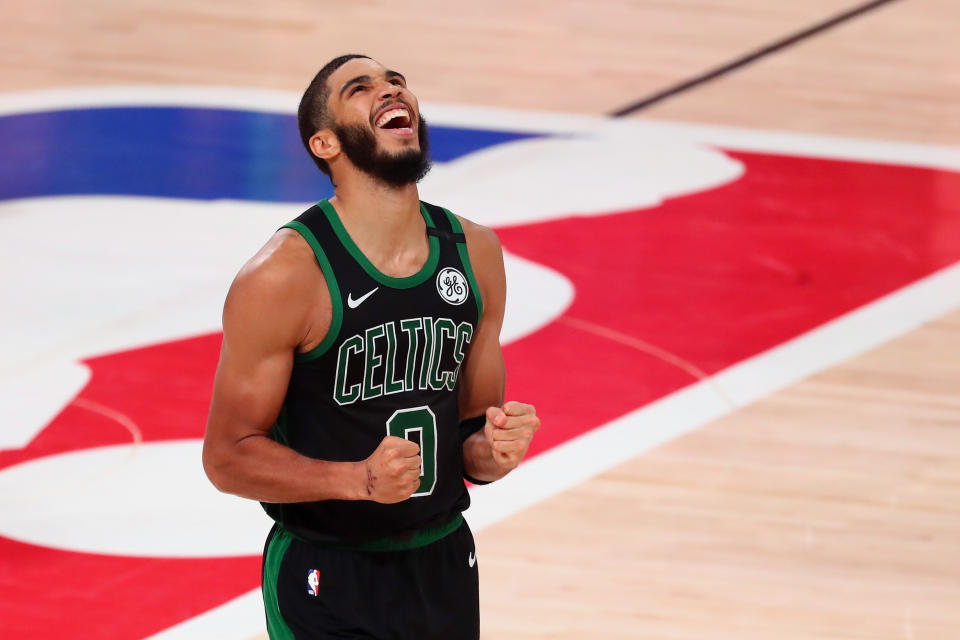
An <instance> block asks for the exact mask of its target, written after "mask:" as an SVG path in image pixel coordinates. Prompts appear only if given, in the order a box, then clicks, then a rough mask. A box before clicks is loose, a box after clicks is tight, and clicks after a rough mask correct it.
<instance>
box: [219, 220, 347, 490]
mask: <svg viewBox="0 0 960 640" xmlns="http://www.w3.org/2000/svg"><path fill="white" fill-rule="evenodd" d="M299 243H300V241H299V239H298V238H295V237H293V236H292V232H281V233H280V234H278V236H276V237H274V239H272V240H271V241H270V243H268V244H267V246H266V247H264V249H263V250H261V252H260V253H258V254H257V256H255V257H254V258H253V259H252V260H251V261H250V262H249V263H248V264H247V265H246V266H245V267H244V268H243V269H242V270H241V271H240V273H239V274H238V275H237V278H236V279H235V280H234V282H233V285H232V286H231V288H230V291H229V293H228V294H227V300H226V303H225V305H224V310H223V346H222V347H221V351H220V363H219V365H218V366H217V374H216V378H215V381H214V388H213V399H212V402H211V404H210V414H209V417H208V420H207V430H206V435H205V437H204V443H203V466H204V470H205V471H206V473H207V476H208V477H209V478H210V480H211V482H213V484H214V485H215V486H216V487H217V488H218V489H220V490H221V491H224V492H227V493H233V494H236V495H239V496H242V497H244V498H251V499H254V500H261V501H264V502H301V501H311V500H325V499H331V498H340V499H358V498H360V497H362V494H361V490H362V487H363V485H364V482H365V478H364V476H365V470H364V469H363V463H362V462H327V461H323V460H316V459H312V458H308V457H306V456H302V455H300V454H299V453H297V452H295V451H293V450H292V449H290V448H288V447H286V446H283V445H281V444H279V443H277V442H275V441H273V440H271V439H270V438H269V437H268V436H267V434H268V433H269V431H270V428H271V426H272V425H273V423H274V421H275V420H276V418H277V415H278V414H279V412H280V407H281V405H282V404H283V398H284V395H285V394H286V390H287V383H288V381H289V379H290V371H291V368H292V367H293V355H294V352H295V350H296V348H297V346H298V345H299V344H300V343H301V342H302V341H303V340H304V337H305V335H306V334H307V331H308V328H309V322H310V319H311V318H310V315H309V311H310V309H311V303H313V304H314V305H316V304H317V303H318V302H319V304H321V305H322V304H323V303H324V302H325V303H326V306H327V308H329V306H330V301H329V296H327V297H326V300H320V301H317V297H318V294H317V293H316V292H317V291H320V292H325V291H326V288H325V287H324V286H323V282H322V277H323V276H322V275H321V274H319V270H318V269H316V268H313V269H311V270H309V271H308V270H307V269H305V268H304V267H305V266H306V267H312V266H313V265H311V263H310V260H311V259H312V254H311V253H309V250H307V251H304V247H306V244H305V243H302V244H303V246H299ZM318 280H319V283H318ZM318 284H319V286H318ZM321 315H322V314H321Z"/></svg>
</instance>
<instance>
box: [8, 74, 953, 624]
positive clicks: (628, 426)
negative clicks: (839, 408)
mask: <svg viewBox="0 0 960 640" xmlns="http://www.w3.org/2000/svg"><path fill="white" fill-rule="evenodd" d="M130 91H131V89H130V88H126V87H114V88H111V89H110V90H100V91H96V90H90V89H80V90H55V91H49V92H39V93H32V94H8V95H0V114H4V113H7V114H9V113H18V112H24V111H36V110H43V109H64V108H76V107H82V106H107V105H118V104H122V105H132V104H150V105H159V104H177V105H181V106H183V105H184V104H185V103H186V104H190V105H192V106H210V107H223V108H236V109H258V108H260V109H267V110H271V111H279V112H283V113H292V112H293V105H295V104H296V100H295V99H294V96H293V94H290V93H285V92H270V91H248V90H237V89H229V88H223V89H195V88H190V87H181V88H179V89H178V90H173V91H172V90H171V89H170V88H166V87H162V88H161V87H139V88H133V89H132V92H133V93H132V94H131V93H129V92H130ZM281 100H282V101H283V104H282V105H281ZM184 101H185V102H184ZM271 105H272V106H271ZM428 109H429V111H430V113H431V114H432V119H433V121H435V122H437V123H440V124H446V123H450V124H459V125H463V126H475V127H483V126H488V127H496V128H499V129H511V128H516V129H518V130H527V131H543V132H555V133H561V132H563V133H590V132H610V131H612V130H616V128H618V127H624V128H627V129H629V130H630V131H631V132H633V133H634V134H636V133H638V132H640V133H643V134H645V135H649V136H651V137H655V138H659V139H663V140H664V141H670V140H685V141H693V142H697V143H699V144H705V145H716V146H720V147H724V148H731V149H740V150H752V151H764V152H772V153H783V154H788V155H805V156H815V157H827V158H843V159H848V160H860V161H865V162H880V163H889V164H905V165H909V166H920V167H929V168H937V169H947V170H960V149H957V148H954V147H947V146H936V145H920V144H911V143H898V142H886V141H868V140H857V139H852V138H840V137H833V136H806V135H801V134H788V133H780V132H764V131H754V130H749V129H742V128H736V127H719V126H707V125H688V124H682V123H666V122H655V121H649V120H621V121H616V122H613V121H611V120H610V119H609V118H601V117H596V116H576V115H574V116H569V115H563V114H559V115H558V114H551V113H532V112H519V111H511V110H506V109H487V108H482V109H481V108H474V107H456V106H449V105H447V106H443V105H433V106H429V107H425V108H424V111H425V112H426V111H428ZM957 307H960V264H955V265H953V266H951V267H947V268H945V269H943V270H941V271H939V272H937V273H934V274H932V275H930V276H928V277H926V278H923V279H921V280H919V281H917V282H915V283H913V284H910V285H908V286H906V287H903V288H902V289H900V290H898V291H895V292H893V293H891V294H889V295H887V296H884V297H882V298H880V299H878V300H876V301H874V302H872V303H870V304H867V305H865V306H863V307H861V308H859V309H856V310H854V311H852V312H849V313H847V314H845V315H843V316H841V317H839V318H837V319H835V320H833V321H831V322H828V323H826V324H824V325H822V326H820V327H817V328H815V329H813V330H811V331H809V332H807V333H805V334H803V335H801V336H798V337H796V338H794V339H792V340H790V341H788V342H786V343H783V344H781V345H778V346H777V347H775V348H773V349H770V350H768V351H766V352H763V353H761V354H758V355H756V356H754V357H752V358H749V359H747V360H745V361H743V362H740V363H738V364H736V365H733V366H731V367H729V368H727V369H725V370H723V371H721V372H720V373H718V374H716V375H715V376H713V377H712V378H711V379H708V380H701V381H699V382H696V383H694V384H692V385H690V386H688V387H686V388H684V389H682V390H680V391H677V392H675V393H673V394H671V395H669V396H667V397H665V398H662V399H660V400H658V401H656V402H653V403H651V404H650V405H647V406H645V407H642V408H639V409H637V410H635V411H633V412H631V413H628V414H626V415H624V416H621V417H619V418H617V419H615V420H613V421H611V422H609V423H607V424H606V425H603V426H601V427H598V428H596V429H594V430H592V431H590V432H588V433H586V434H583V435H581V436H579V437H577V438H574V439H572V440H570V441H568V442H566V443H564V444H562V445H559V446H557V447H554V448H553V449H551V450H549V451H547V452H544V453H542V454H540V455H539V456H537V457H535V458H533V459H531V460H530V461H528V462H526V463H524V464H523V465H522V466H521V467H519V468H518V469H517V470H515V471H514V472H512V473H511V475H510V477H509V479H508V480H507V481H504V482H500V483H494V484H491V485H485V486H483V487H475V488H474V489H473V490H472V492H471V493H472V496H473V501H474V504H473V506H472V507H471V509H470V511H469V512H468V514H467V517H468V519H469V521H470V523H471V526H472V527H473V528H474V529H475V530H477V531H479V530H481V529H483V528H485V527H487V526H490V525H492V524H494V523H496V522H498V521H500V520H502V519H504V518H506V517H508V516H509V515H511V514H513V513H515V512H517V511H519V510H521V509H523V508H526V507H527V506H530V505H532V504H535V503H537V502H540V501H542V500H545V499H547V498H549V497H551V496H553V495H556V494H558V493H561V492H563V491H565V490H567V489H569V488H571V487H574V486H576V485H577V484H579V483H581V482H583V481H584V480H586V479H588V478H590V477H592V476H594V475H596V474H599V473H601V472H603V471H605V470H607V469H609V468H611V467H613V466H615V465H617V464H620V463H622V462H625V461H627V460H629V459H631V458H634V457H636V456H637V455H639V454H640V453H642V452H644V451H647V450H649V449H651V448H653V447H655V446H657V445H659V444H661V443H663V442H666V441H667V440H669V439H672V438H674V437H677V436H679V435H681V434H683V433H686V432H688V431H690V430H693V429H695V428H697V427H699V426H702V425H703V424H705V423H707V422H710V421H712V420H715V419H717V418H719V417H721V416H723V415H726V414H727V413H730V412H731V411H733V410H734V409H735V408H737V407H742V406H745V405H747V404H749V403H751V402H753V401H755V400H757V399H759V398H761V397H763V396H765V395H768V394H770V393H773V392H774V391H777V390H778V389H782V388H784V387H786V386H788V385H790V384H792V383H794V382H797V381H799V380H800V379H802V378H804V377H806V376H809V375H811V374H813V373H816V372H818V371H821V370H823V369H826V368H828V367H830V366H832V365H835V364H837V363H839V362H842V361H844V360H846V359H848V358H851V357H854V356H856V355H858V354H860V353H863V352H864V351H867V350H869V349H871V348H873V347H876V346H878V345H880V344H883V343H884V342H886V341H888V340H890V339H892V338H895V337H897V336H899V335H901V334H903V333H906V332H908V331H911V330H913V329H916V328H917V327H919V326H920V325H922V324H923V323H925V322H928V321H931V320H933V319H936V318H938V317H940V316H942V315H944V314H946V313H949V312H950V311H952V310H953V309H955V308H957ZM713 385H718V386H719V387H720V388H722V389H723V391H724V395H726V396H727V397H729V398H730V399H732V401H733V406H731V405H730V403H729V402H728V401H727V400H726V399H725V398H724V397H722V396H721V395H720V394H719V393H718V392H717V391H716V390H715V389H714V388H713ZM258 600H259V592H258V591H257V590H254V591H251V592H248V593H247V594H245V595H243V596H240V597H239V598H236V599H234V600H232V601H230V602H228V603H226V604H225V605H222V606H220V607H217V608H215V609H213V610H211V611H208V612H206V613H204V614H201V615H200V616H197V617H195V618H192V619H190V620H187V621H184V622H182V623H180V624H178V625H175V626H174V627H171V628H169V629H167V630H165V631H163V632H161V633H160V634H156V635H154V636H151V638H152V639H162V640H183V639H186V638H206V637H210V630H211V629H216V630H217V631H216V634H217V636H218V637H237V638H240V637H243V638H247V637H249V636H250V635H251V634H252V633H257V632H258V629H260V628H261V627H262V625H263V622H262V612H261V610H260V608H259V607H260V605H259V603H258ZM254 608H255V609H256V610H251V609H254ZM241 611H242V613H241ZM224 634H227V635H224Z"/></svg>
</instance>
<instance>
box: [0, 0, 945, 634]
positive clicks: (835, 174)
mask: <svg viewBox="0 0 960 640" xmlns="http://www.w3.org/2000/svg"><path fill="white" fill-rule="evenodd" d="M4 14H5V16H4V18H5V19H4V21H3V26H0V33H2V38H0V74H2V77H3V79H4V83H3V88H2V92H0V140H3V141H4V143H3V150H4V151H3V153H0V256H2V258H0V260H2V264H3V272H4V275H3V277H2V278H0V296H2V300H3V301H4V303H3V304H2V305H0V321H2V326H3V328H4V331H3V335H4V336H5V338H4V341H3V352H4V357H3V358H2V359H0V637H2V638H34V639H40V640H43V639H46V638H63V637H76V638H102V639H105V640H142V639H147V638H149V639H151V640H187V639H194V638H195V639H201V638H203V639H206V638H217V639H224V640H234V639H236V640H252V639H254V638H258V639H259V638H266V633H265V626H264V621H263V610H262V602H261V600H260V594H259V581H260V556H259V554H260V552H261V549H262V544H263V540H264V537H265V535H266V532H267V530H268V529H269V526H270V521H269V520H268V519H267V517H266V516H265V515H264V514H263V512H262V510H261V509H260V507H259V506H258V505H257V504H255V503H252V502H248V501H244V500H241V499H239V498H234V497H231V496H225V495H223V494H219V493H218V492H217V491H216V490H215V489H214V488H213V487H212V486H210V485H209V483H208V482H207V480H206V478H205V477H204V475H203V471H202V468H201V465H200V442H201V438H202V436H203V429H204V421H205V419H206V411H207V407H208V403H209V398H210V390H211V385H212V377H213V371H214V368H215V367H216V362H217V355H218V352H219V346H220V311H221V307H222V303H223V297H224V295H225V293H226V290H227V287H228V286H229V283H230V281H231V279H232V277H233V275H234V274H235V273H236V271H237V269H238V268H239V267H240V266H241V265H242V264H243V262H244V261H245V260H246V259H247V258H248V257H249V256H250V255H252V254H253V253H254V252H255V251H256V250H257V248H259V247H260V246H261V245H262V244H263V243H264V242H265V241H266V239H267V238H268V237H269V235H270V234H271V233H272V232H273V230H275V229H276V228H277V227H279V226H280V225H282V224H283V223H285V222H286V221H288V220H290V219H292V218H294V217H296V216H297V215H298V214H299V213H300V212H301V211H302V210H303V209H305V208H306V207H307V206H309V205H310V204H312V203H313V202H315V201H316V200H318V199H322V198H325V197H329V196H330V195H331V194H332V191H331V189H330V187H329V184H328V183H327V180H326V178H325V177H324V176H322V175H321V174H319V173H318V172H317V171H316V169H315V167H314V166H313V164H312V163H311V162H310V160H309V158H307V156H306V154H305V153H304V151H303V149H302V147H301V146H300V142H299V138H298V136H297V133H296V125H295V111H296V105H297V103H298V101H299V97H300V94H301V92H302V90H303V88H304V86H305V85H306V83H307V82H308V81H309V79H310V78H311V77H312V76H313V74H314V73H315V72H316V70H317V69H318V68H319V66H321V65H322V64H323V63H324V62H326V61H327V60H329V59H330V58H332V57H334V56H336V55H339V54H342V53H348V52H357V53H365V54H368V55H370V56H372V57H374V58H375V59H377V60H379V61H381V62H383V63H384V64H387V65H389V66H390V67H391V68H394V69H397V70H399V71H401V72H403V73H404V75H405V76H406V77H407V79H408V81H409V86H410V87H411V89H412V90H413V91H414V92H415V93H416V94H417V95H418V97H419V99H420V102H421V110H422V112H423V114H424V116H425V117H426V119H427V120H428V121H429V122H430V125H431V134H432V151H433V157H434V160H435V166H434V170H433V171H432V172H431V174H430V175H429V176H428V177H427V178H426V179H425V180H424V182H423V183H422V186H421V196H422V197H423V199H424V200H427V201H430V202H436V203H438V204H442V205H444V206H446V207H448V208H449V209H451V210H452V211H454V212H456V213H459V214H461V215H463V216H466V217H468V218H471V219H473V220H475V221H477V222H480V223H482V224H486V225H488V226H491V227H493V228H494V229H496V230H497V232H498V234H499V236H500V238H501V241H502V243H503V246H504V249H505V252H506V260H505V261H506V269H507V278H508V300H507V307H508V309H507V318H506V322H505V327H504V333H503V336H502V342H503V343H504V355H505V358H506V361H507V374H508V375H507V397H508V399H511V398H516V399H521V400H524V401H530V402H533V403H534V404H535V405H536V406H537V409H538V414H539V415H541V417H542V419H543V425H544V426H543V428H542V429H541V431H540V432H538V434H537V437H536V438H535V441H534V445H533V448H532V449H531V451H530V455H529V457H528V460H527V461H526V462H525V463H524V464H523V465H522V466H521V467H520V468H519V469H517V470H516V471H515V472H513V473H511V474H510V475H509V476H508V477H507V478H505V479H504V480H502V481H500V482H497V483H494V484H492V485H488V486H484V487H474V488H472V489H471V494H472V497H473V506H472V507H471V509H470V510H469V511H468V512H467V513H466V514H465V516H466V518H467V520H468V521H469V523H470V525H471V527H472V528H473V530H474V533H475V536H476V538H477V556H478V563H479V565H480V574H481V621H482V634H483V638H485V639H488V640H493V639H501V638H503V639H514V638H516V639H523V640H526V639H534V638H569V639H573V638H583V637H591V636H593V637H603V638H644V639H663V640H667V639H672V640H675V639H680V638H684V639H697V640H701V639H703V640H727V639H731V640H732V639H737V640H743V639H750V640H752V639H757V640H759V639H770V638H776V639H778V640H779V639H794V638H796V639H801V638H803V639H818V640H828V639H829V640H839V639H851V640H852V639H871V640H872V639H884V640H886V639H907V640H915V639H916V640H919V639H924V638H931V639H946V638H953V637H956V636H960V631H958V630H960V544H958V541H960V471H958V470H960V357H958V356H960V122H958V120H957V118H956V114H957V112H958V107H960V46H958V45H957V44H956V42H955V39H956V38H955V34H954V33H953V32H954V31H955V28H954V25H956V24H957V23H958V21H960V6H958V5H957V4H956V3H954V2H949V1H948V0H895V1H887V2H873V3H863V4H856V3H844V2H840V1H836V0H814V1H810V2H804V3H774V4H771V3H761V2H756V1H755V0H718V1H716V2H676V3H654V2H626V1H623V0H609V1H604V2H597V3H586V2H574V1H560V2H554V3H550V4H546V5H545V4H543V3H537V2H527V1H520V2H509V3H508V2H499V1H496V2H492V3H489V2H488V3H484V4H475V5H463V6H457V5H450V4H449V3H441V2H433V1H418V2H411V3H406V4H403V5H398V4H396V3H385V2H354V3H343V4H342V5H330V6H326V5H323V6H321V5H319V4H317V3H311V2H304V1H294V0H283V1H281V2H276V3H270V4H269V5H267V4H263V3H254V2H234V3H223V4H221V3H213V2H206V3H199V4H198V3H185V2H180V1H178V0H172V1H170V2H166V3H156V2H148V1H142V2H128V3H116V2H111V1H108V0H100V1H97V2H91V3H83V4H75V3H62V2H55V1H53V0H41V1H40V2H33V3H28V2H24V1H22V0H15V1H14V2H12V3H9V4H8V7H7V10H6V11H4Z"/></svg>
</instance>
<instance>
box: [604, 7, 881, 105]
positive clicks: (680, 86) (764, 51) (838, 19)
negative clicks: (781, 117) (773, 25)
mask: <svg viewBox="0 0 960 640" xmlns="http://www.w3.org/2000/svg"><path fill="white" fill-rule="evenodd" d="M891 2H896V0H873V2H867V3H866V4H862V5H859V6H857V7H854V8H852V9H849V10H847V11H844V12H843V13H840V14H837V15H835V16H833V17H832V18H828V19H826V20H824V21H823V22H819V23H817V24H815V25H813V26H812V27H808V28H806V29H804V30H803V31H798V32H796V33H794V34H792V35H789V36H787V37H785V38H782V39H780V40H777V41H776V42H773V43H771V44H768V45H767V46H765V47H761V48H760V49H756V50H754V51H751V52H750V53H747V54H745V55H743V56H741V57H739V58H736V59H735V60H732V61H730V62H728V63H726V64H724V65H721V66H719V67H715V68H713V69H710V70H709V71H705V72H704V73H701V74H700V75H698V76H694V77H693V78H690V79H689V80H684V81H683V82H679V83H677V84H675V85H673V86H670V87H667V88H666V89H663V90H662V91H658V92H656V93H654V94H651V95H649V96H647V97H645V98H641V99H640V100H637V101H636V102H634V103H632V104H629V105H627V106H625V107H622V108H620V109H617V110H616V111H611V112H610V114H609V115H611V116H613V117H615V118H619V117H622V116H628V115H630V114H632V113H636V112H637V111H640V110H641V109H646V108H647V107H649V106H651V105H654V104H656V103H658V102H660V101H662V100H666V99H667V98H669V97H671V96H675V95H677V94H678V93H683V92H684V91H687V90H689V89H692V88H694V87H696V86H699V85H701V84H703V83H705V82H710V81H711V80H715V79H717V78H719V77H720V76H722V75H725V74H727V73H730V72H731V71H733V70H734V69H739V68H740V67H742V66H744V65H748V64H750V63H751V62H753V61H755V60H759V59H760V58H763V57H764V56H768V55H770V54H771V53H775V52H777V51H780V50H781V49H785V48H786V47H789V46H790V45H793V44H796V43H798V42H800V41H801V40H805V39H806V38H809V37H810V36H813V35H816V34H818V33H820V32H821V31H826V30H827V29H829V28H831V27H835V26H837V25H838V24H840V23H842V22H846V21H847V20H850V19H852V18H856V17H857V16H859V15H862V14H864V13H867V12H868V11H872V10H874V9H876V8H878V7H881V6H883V5H885V4H890V3H891Z"/></svg>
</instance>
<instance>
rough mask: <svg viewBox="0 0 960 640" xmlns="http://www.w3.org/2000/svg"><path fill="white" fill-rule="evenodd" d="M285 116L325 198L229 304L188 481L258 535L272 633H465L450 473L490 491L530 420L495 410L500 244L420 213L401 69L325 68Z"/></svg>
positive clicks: (526, 439)
mask: <svg viewBox="0 0 960 640" xmlns="http://www.w3.org/2000/svg"><path fill="white" fill-rule="evenodd" d="M298 123H299V128H300V134H301V137H302V139H303V143H304V146H305V147H306V148H307V150H308V151H309V152H310V154H311V156H312V157H313V159H314V162H316V164H317V166H318V167H319V168H320V169H321V170H322V171H323V172H324V173H326V174H327V175H328V176H330V179H331V180H332V182H333V184H334V188H335V194H336V195H335V196H334V197H333V198H331V199H330V200H325V201H323V202H320V203H318V204H317V205H315V206H313V207H311V208H310V209H308V210H307V211H305V212H304V213H303V214H302V215H300V216H299V217H298V218H297V219H296V220H293V221H292V222H290V223H288V224H287V225H285V226H284V228H282V229H280V230H279V231H277V233H276V234H275V235H274V236H273V237H272V238H271V239H270V240H269V241H268V242H267V244H266V245H265V246H264V247H263V248H262V249H261V250H260V251H259V252H258V253H257V254H256V255H255V256H254V257H253V258H252V259H251V260H250V261H249V262H248V263H247V264H246V265H245V266H244V267H243V268H242V269H241V270H240V273H239V274H238V275H237V277H236V279H235V280H234V282H233V285H232V286H231V288H230V291H229V293H228V294H227V300H226V304H225V305H224V311H223V330H224V334H223V335H224V338H223V346H222V349H221V354H220V363H219V366H218V368H217V375H216V381H215V384H214V391H213V400H212V403H211V406H210V416H209V419H208V422H207V432H206V437H205V440H204V449H203V464H204V469H205V470H206V472H207V475H208V477H209V478H210V480H211V481H212V482H213V484H214V485H216V487H217V488H218V489H220V490H221V491H225V492H228V493H233V494H236V495H239V496H243V497H245V498H251V499H254V500H259V501H260V502H261V503H262V504H263V508H264V509H265V510H266V512H267V513H268V514H269V515H270V517H271V518H273V519H274V520H275V521H276V522H275V524H274V527H273V529H272V530H271V532H270V535H269V537H268V538H267V543H266V547H265V550H264V562H263V596H264V605H265V608H266V615H267V629H268V631H269V633H270V637H271V638H274V639H276V638H296V639H300V638H378V639H386V638H391V639H395V638H416V639H418V640H427V639H430V638H438V639H440V638H442V639H444V640H458V639H461V638H462V639H467V638H471V639H475V638H478V637H479V633H480V632H479V605H478V586H477V566H476V552H475V549H474V543H473V537H472V535H471V533H470V530H469V528H468V527H467V524H466V523H465V522H464V520H463V518H462V516H461V512H462V511H463V510H465V509H466V508H467V507H468V506H469V504H470V497H469V494H468V493H467V490H466V487H465V485H464V482H463V479H464V478H467V479H468V480H470V481H471V482H474V483H478V484H479V483H486V482H490V481H493V480H497V479H498V478H501V477H503V476H504V475H505V474H506V473H507V472H508V471H510V470H511V469H513V468H515V467H516V466H517V465H518V464H519V463H520V460H521V459H522V458H523V456H524V455H525V454H526V452H527V449H528V447H529V446H530V441H531V439H532V437H533V433H534V432H535V431H536V430H537V428H539V426H540V420H539V418H538V417H537V415H536V413H535V411H534V408H533V407H532V406H530V405H528V404H523V403H519V402H507V403H506V404H504V402H503V389H504V376H505V374H504V365H503V356H502V353H501V350H500V342H499V334H500V327H501V324H502V322H503V311H504V298H505V288H506V285H505V278H504V271H503V254H502V251H501V249H500V244H499V241H498V240H497V237H496V235H495V234H494V233H493V231H491V230H490V229H487V228H485V227H482V226H480V225H477V224H473V223H471V222H469V221H468V220H464V219H462V218H459V217H458V216H455V215H453V214H451V213H450V212H449V211H447V210H446V209H442V208H440V207H437V206H434V205H431V204H428V203H425V202H421V201H420V200H419V195H418V192H417V186H416V185H417V182H418V181H419V180H420V179H421V178H422V177H423V176H424V175H426V173H427V171H428V170H429V168H430V161H429V159H428V155H427V147H428V135H427V125H426V123H425V122H424V120H423V118H422V117H421V115H420V113H419V109H418V105H417V98H416V96H414V95H413V93H411V92H410V90H409V89H408V88H407V86H406V80H405V78H404V77H403V75H401V74H400V73H398V72H396V71H391V70H389V69H386V68H384V67H383V66H382V65H380V64H378V63H377V62H375V61H373V60H372V59H370V58H368V57H367V56H359V55H347V56H341V57H339V58H336V59H334V60H332V61H330V62H329V63H328V64H327V65H326V66H324V67H323V69H321V70H320V72H319V73H318V74H317V75H316V77H315V78H314V79H313V81H312V82H311V83H310V86H309V87H308V88H307V90H306V92H305V93H304V95H303V99H302V100H301V102H300V109H299V112H298Z"/></svg>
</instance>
